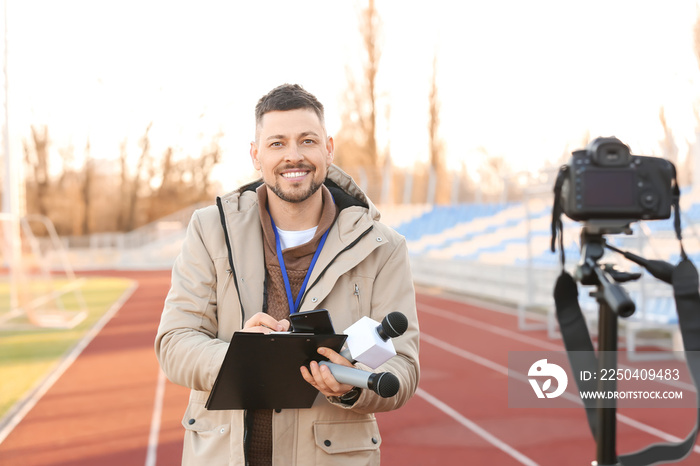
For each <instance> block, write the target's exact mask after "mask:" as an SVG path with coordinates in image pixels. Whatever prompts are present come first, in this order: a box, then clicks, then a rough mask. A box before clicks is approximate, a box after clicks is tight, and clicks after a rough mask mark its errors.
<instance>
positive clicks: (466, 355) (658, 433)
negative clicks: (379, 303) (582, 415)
mask: <svg viewBox="0 0 700 466" xmlns="http://www.w3.org/2000/svg"><path fill="white" fill-rule="evenodd" d="M420 338H421V341H424V342H425V343H429V344H432V345H434V346H437V347H438V348H440V349H442V350H444V351H447V352H449V353H452V354H454V355H456V356H459V357H461V358H463V359H467V360H469V361H472V362H474V363H476V364H479V365H481V366H484V367H486V368H488V369H491V370H493V371H496V372H499V373H501V374H503V375H505V376H506V377H513V378H515V379H517V380H520V381H522V382H524V383H527V377H526V376H525V375H524V374H518V373H512V372H511V373H510V374H509V372H508V368H507V367H505V366H502V365H500V364H498V363H495V362H493V361H491V360H489V359H486V358H483V357H481V356H479V355H477V354H474V353H471V352H469V351H466V350H463V349H462V348H458V347H456V346H454V345H451V344H449V343H447V342H445V341H442V340H440V339H439V338H435V337H433V336H430V335H428V334H426V333H425V332H421V335H420ZM562 397H563V398H566V399H567V400H569V401H572V402H574V403H576V404H579V405H581V406H583V402H582V401H581V400H580V399H579V398H578V397H576V396H575V395H572V394H571V393H569V392H565V393H564V394H562ZM617 420H618V421H619V422H622V423H623V424H627V425H628V426H631V427H633V428H636V429H638V430H641V431H642V432H646V433H647V434H649V435H652V436H655V437H658V438H660V439H662V440H664V441H666V442H674V443H677V442H682V441H683V439H681V438H678V437H676V436H675V435H671V434H669V433H667V432H664V431H662V430H659V429H657V428H655V427H652V426H650V425H647V424H644V423H643V422H640V421H637V420H635V419H632V418H630V417H628V416H625V415H623V414H620V413H617ZM693 451H694V452H695V453H700V446H698V445H695V446H694V447H693Z"/></svg>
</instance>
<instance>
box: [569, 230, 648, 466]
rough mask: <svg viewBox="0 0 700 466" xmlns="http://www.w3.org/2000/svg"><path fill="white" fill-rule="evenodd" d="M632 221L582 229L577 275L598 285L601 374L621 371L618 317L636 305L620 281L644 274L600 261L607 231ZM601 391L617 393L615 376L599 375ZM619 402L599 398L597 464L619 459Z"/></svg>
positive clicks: (607, 465)
mask: <svg viewBox="0 0 700 466" xmlns="http://www.w3.org/2000/svg"><path fill="white" fill-rule="evenodd" d="M629 231H630V229H629V224H627V225H620V224H619V222H618V223H615V222H589V223H587V224H586V225H585V226H584V227H583V229H582V231H581V261H580V262H579V264H578V265H577V268H576V273H575V278H576V280H577V281H579V282H580V283H581V284H582V285H595V286H596V291H594V292H591V296H593V297H595V298H596V301H597V302H598V315H599V318H598V372H597V373H598V374H599V376H600V374H603V373H605V371H610V370H613V371H617V354H616V351H617V338H618V322H617V318H618V316H620V317H629V316H631V315H632V314H633V313H634V311H635V305H634V302H633V301H632V299H631V298H630V296H629V294H628V293H627V291H625V289H624V288H622V286H621V285H619V284H618V283H621V282H626V281H630V280H636V279H638V278H639V277H640V276H641V274H638V273H625V272H619V271H617V270H615V269H614V268H613V267H612V265H609V264H607V265H605V264H603V265H600V264H599V263H598V261H599V260H600V259H601V258H602V257H603V254H604V252H605V238H604V237H603V235H604V234H611V233H628V232H629ZM597 384H598V390H599V391H601V392H603V393H606V392H614V391H615V390H616V388H617V382H616V381H615V378H614V377H608V378H603V377H599V378H598V382H597ZM616 413H617V403H616V401H615V400H614V399H613V400H603V399H598V400H597V401H596V414H597V427H598V428H597V431H596V437H595V440H596V461H595V462H594V463H593V464H594V465H597V466H613V465H617V464H619V463H618V462H617V451H616V445H615V443H616Z"/></svg>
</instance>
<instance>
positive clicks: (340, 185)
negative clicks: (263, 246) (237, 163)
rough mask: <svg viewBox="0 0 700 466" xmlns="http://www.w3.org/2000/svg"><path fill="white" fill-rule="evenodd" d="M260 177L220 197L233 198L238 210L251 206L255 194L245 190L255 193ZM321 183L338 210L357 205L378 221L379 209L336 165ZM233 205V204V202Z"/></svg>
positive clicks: (230, 199)
mask: <svg viewBox="0 0 700 466" xmlns="http://www.w3.org/2000/svg"><path fill="white" fill-rule="evenodd" d="M262 183H263V182H262V179H258V180H256V181H253V182H252V183H248V184H246V185H243V186H241V187H240V188H238V189H237V190H235V191H233V192H230V193H228V194H226V195H224V196H221V197H222V199H227V200H229V201H230V202H233V201H234V200H236V201H237V203H238V209H239V210H245V209H248V208H250V207H252V206H253V205H254V204H255V202H257V196H253V197H251V196H246V195H244V194H245V193H247V192H252V193H255V190H256V189H257V188H258V187H259V186H260V185H261V184H262ZM323 184H324V185H325V186H326V187H327V188H328V190H329V191H330V192H331V194H332V195H333V200H335V203H336V205H337V206H338V208H339V209H340V210H343V209H345V208H347V207H353V206H359V207H365V208H366V209H368V210H369V215H370V217H371V218H372V219H373V220H375V221H378V220H379V219H380V218H381V214H380V213H379V210H377V208H376V207H375V205H374V204H373V203H372V201H371V200H370V199H369V198H368V197H367V195H366V194H365V193H364V192H363V191H362V189H360V187H359V186H358V185H357V183H355V180H353V179H352V177H351V176H350V175H348V174H347V173H345V172H344V171H343V170H341V169H340V168H339V167H338V166H337V165H333V164H332V165H331V166H330V167H328V174H327V176H326V180H325V181H324V182H323ZM234 205H235V204H234Z"/></svg>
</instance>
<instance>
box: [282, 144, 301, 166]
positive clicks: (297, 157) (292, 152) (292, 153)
mask: <svg viewBox="0 0 700 466" xmlns="http://www.w3.org/2000/svg"><path fill="white" fill-rule="evenodd" d="M301 160H304V154H303V153H302V148H301V146H299V145H298V144H290V145H289V150H288V151H287V153H286V154H285V161H287V162H299V161H301Z"/></svg>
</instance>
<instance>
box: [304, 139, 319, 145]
mask: <svg viewBox="0 0 700 466" xmlns="http://www.w3.org/2000/svg"><path fill="white" fill-rule="evenodd" d="M302 144H306V145H309V144H316V140H315V139H304V140H303V141H302Z"/></svg>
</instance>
